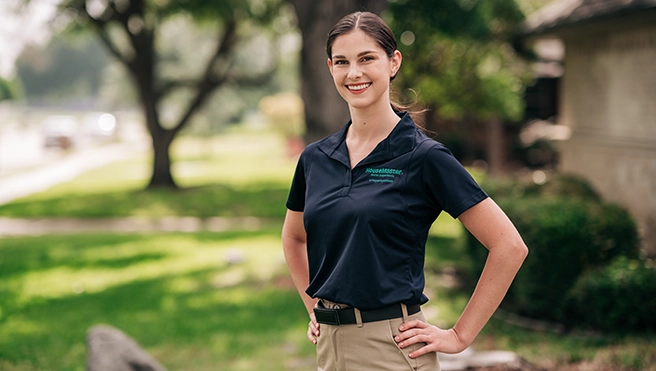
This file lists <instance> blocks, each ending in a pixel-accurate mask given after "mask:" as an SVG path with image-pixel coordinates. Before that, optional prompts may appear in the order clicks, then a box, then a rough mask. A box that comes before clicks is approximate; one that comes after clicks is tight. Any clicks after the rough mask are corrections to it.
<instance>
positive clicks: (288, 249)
mask: <svg viewBox="0 0 656 371" xmlns="http://www.w3.org/2000/svg"><path fill="white" fill-rule="evenodd" d="M306 237H307V236H306V234H305V226H304V225H303V213H302V212H298V211H291V210H287V215H285V223H284V224H283V227H282V248H283V251H284V253H285V260H286V261H287V268H288V269H289V273H290V274H291V276H292V280H293V281H294V286H296V290H297V291H298V294H299V295H300V296H301V299H302V300H303V304H304V305H305V309H306V310H307V312H308V315H309V316H310V325H309V329H308V338H309V339H310V341H312V342H313V343H315V344H316V339H315V338H314V337H316V336H319V324H318V323H317V322H316V320H315V318H314V311H313V308H314V306H315V304H316V302H317V299H313V298H311V297H310V296H309V295H308V294H306V293H305V289H306V288H307V287H308V285H309V284H310V272H309V268H308V257H307V243H306Z"/></svg>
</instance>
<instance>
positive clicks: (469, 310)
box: [453, 241, 528, 349]
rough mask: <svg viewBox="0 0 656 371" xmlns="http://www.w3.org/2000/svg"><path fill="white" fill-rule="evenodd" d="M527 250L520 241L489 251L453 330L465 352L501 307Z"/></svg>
mask: <svg viewBox="0 0 656 371" xmlns="http://www.w3.org/2000/svg"><path fill="white" fill-rule="evenodd" d="M527 253H528V250H527V249H526V246H525V245H524V244H523V243H522V242H521V241H519V242H517V243H516V244H514V245H513V246H512V247H498V248H493V249H490V252H489V254H488V257H487V261H486V263H485V267H484V268H483V272H482V273H481V276H480V278H479V281H478V284H477V285H476V288H475V289H474V293H473V294H472V296H471V299H470V300H469V303H468V304H467V306H466V307H465V310H464V311H463V313H462V315H461V316H460V318H459V319H458V321H457V323H456V325H455V326H454V327H453V330H454V332H455V333H456V334H457V337H458V339H459V340H460V341H461V343H462V346H463V349H464V348H465V347H467V346H469V345H470V344H471V343H472V342H473V341H474V339H475V338H476V336H478V334H479V332H480V331H481V330H482V329H483V327H484V326H485V324H486V323H487V322H488V320H489V319H490V317H492V315H493V314H494V312H495V311H496V309H497V308H498V307H499V304H501V301H502V300H503V298H504V296H505V295H506V292H507V291H508V288H509V287H510V284H511V283H512V281H513V279H514V278H515V275H516V274H517V271H518V270H519V268H520V266H521V265H522V262H523V261H524V259H525V257H526V254H527Z"/></svg>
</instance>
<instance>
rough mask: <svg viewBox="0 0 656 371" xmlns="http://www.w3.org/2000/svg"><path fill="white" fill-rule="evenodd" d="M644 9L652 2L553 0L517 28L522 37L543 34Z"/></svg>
mask: <svg viewBox="0 0 656 371" xmlns="http://www.w3.org/2000/svg"><path fill="white" fill-rule="evenodd" d="M647 9H654V10H656V0H556V1H553V2H552V3H549V4H548V5H547V6H545V7H543V8H542V9H540V10H538V11H537V12H535V13H533V14H531V15H530V16H529V17H528V19H527V20H526V21H525V22H524V23H523V24H522V26H521V33H522V34H524V35H536V34H543V33H547V32H549V31H554V30H555V29H557V28H561V27H564V26H570V25H573V24H577V23H582V22H587V21H592V20H599V19H608V18H617V17H622V16H625V15H628V14H631V13H636V12H639V11H644V10H647Z"/></svg>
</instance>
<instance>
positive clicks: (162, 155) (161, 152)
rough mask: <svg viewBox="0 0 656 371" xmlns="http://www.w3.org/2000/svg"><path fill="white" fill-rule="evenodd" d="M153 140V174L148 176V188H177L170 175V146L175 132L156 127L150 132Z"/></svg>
mask: <svg viewBox="0 0 656 371" xmlns="http://www.w3.org/2000/svg"><path fill="white" fill-rule="evenodd" d="M150 137H151V139H152V142H153V155H154V157H153V174H152V176H151V177H150V183H148V188H157V187H167V188H177V187H178V186H177V184H176V183H175V181H174V180H173V176H172V175H171V156H170V152H169V150H170V148H171V143H172V142H173V138H175V134H174V133H173V132H171V131H170V130H164V129H161V128H158V129H157V130H155V131H151V132H150Z"/></svg>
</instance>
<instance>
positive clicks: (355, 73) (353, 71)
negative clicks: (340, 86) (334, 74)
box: [348, 63, 362, 80]
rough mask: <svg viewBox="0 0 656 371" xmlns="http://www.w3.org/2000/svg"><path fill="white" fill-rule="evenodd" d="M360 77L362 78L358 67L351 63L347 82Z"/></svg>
mask: <svg viewBox="0 0 656 371" xmlns="http://www.w3.org/2000/svg"><path fill="white" fill-rule="evenodd" d="M360 77H362V71H361V70H360V67H358V66H357V64H355V63H352V64H351V65H350V66H349V71H348V78H349V80H357V79H359V78H360Z"/></svg>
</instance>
